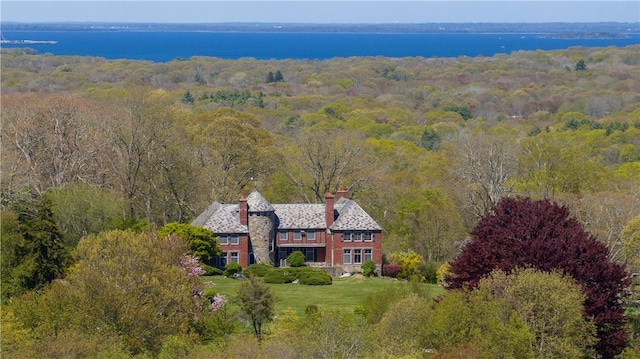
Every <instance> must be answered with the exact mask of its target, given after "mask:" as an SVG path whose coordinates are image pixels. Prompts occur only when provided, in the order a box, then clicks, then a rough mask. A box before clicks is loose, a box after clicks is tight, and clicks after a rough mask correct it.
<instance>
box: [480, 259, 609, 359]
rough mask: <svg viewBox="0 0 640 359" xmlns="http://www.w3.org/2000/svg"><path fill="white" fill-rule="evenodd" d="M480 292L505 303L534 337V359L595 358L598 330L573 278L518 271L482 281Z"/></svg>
mask: <svg viewBox="0 0 640 359" xmlns="http://www.w3.org/2000/svg"><path fill="white" fill-rule="evenodd" d="M479 287H480V289H479V290H480V291H483V292H487V293H490V296H491V297H493V298H494V299H495V300H504V301H506V303H508V304H509V306H510V307H511V308H512V310H513V311H514V312H515V313H516V314H517V315H518V316H519V317H520V318H521V319H522V320H523V321H524V323H525V324H526V325H527V326H528V328H529V330H530V331H531V333H532V334H533V336H532V337H531V338H530V347H531V348H532V349H533V353H534V357H536V358H540V359H545V358H576V359H580V358H589V357H593V356H594V353H593V347H592V346H593V344H595V341H596V338H595V326H594V325H593V322H592V321H591V319H590V318H585V317H584V316H583V313H584V305H583V303H584V300H585V296H584V294H583V293H582V291H581V288H580V285H578V284H576V283H575V282H574V280H573V279H572V278H571V277H566V276H564V275H562V274H561V273H558V272H551V273H546V272H541V271H538V270H536V269H533V268H528V269H516V270H514V271H513V272H511V273H510V274H509V275H507V273H505V272H502V271H493V272H491V274H490V275H489V276H488V277H486V278H484V279H482V280H481V281H480V285H479Z"/></svg>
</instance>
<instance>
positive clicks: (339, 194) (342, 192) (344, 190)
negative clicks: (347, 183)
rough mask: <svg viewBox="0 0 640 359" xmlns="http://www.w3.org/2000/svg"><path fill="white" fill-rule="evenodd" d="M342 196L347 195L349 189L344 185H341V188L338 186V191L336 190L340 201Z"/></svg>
mask: <svg viewBox="0 0 640 359" xmlns="http://www.w3.org/2000/svg"><path fill="white" fill-rule="evenodd" d="M342 197H347V190H346V189H345V188H344V187H342V186H340V188H338V192H336V201H338V200H339V199H340V198H342Z"/></svg>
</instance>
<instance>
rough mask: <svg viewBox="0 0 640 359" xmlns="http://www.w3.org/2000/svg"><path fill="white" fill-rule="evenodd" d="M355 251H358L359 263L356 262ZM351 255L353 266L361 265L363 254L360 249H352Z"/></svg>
mask: <svg viewBox="0 0 640 359" xmlns="http://www.w3.org/2000/svg"><path fill="white" fill-rule="evenodd" d="M356 251H360V261H359V262H358V261H356ZM351 253H352V255H353V258H352V259H353V260H352V262H353V264H362V254H363V251H362V248H354V249H352V250H351Z"/></svg>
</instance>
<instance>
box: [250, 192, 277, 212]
mask: <svg viewBox="0 0 640 359" xmlns="http://www.w3.org/2000/svg"><path fill="white" fill-rule="evenodd" d="M247 205H249V212H272V211H274V210H275V209H274V208H273V206H272V205H271V203H269V201H267V199H266V198H264V197H263V196H262V194H261V193H260V192H258V190H257V189H254V190H253V191H252V192H251V193H250V194H249V196H247Z"/></svg>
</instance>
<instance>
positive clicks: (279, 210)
mask: <svg viewBox="0 0 640 359" xmlns="http://www.w3.org/2000/svg"><path fill="white" fill-rule="evenodd" d="M247 207H248V211H249V212H271V211H273V212H274V213H275V216H276V217H277V228H279V229H307V228H308V229H325V228H326V219H325V204H322V203H320V204H273V205H272V204H270V203H269V202H268V201H267V200H266V199H265V198H264V197H263V196H262V194H260V192H258V191H257V190H253V192H251V194H249V196H247ZM239 209H240V207H239V205H238V204H220V203H218V202H214V203H213V204H211V205H210V206H209V207H208V208H207V209H206V210H205V211H204V212H203V213H202V214H200V215H199V216H198V218H196V219H195V220H194V221H193V222H192V223H191V224H192V225H194V226H200V227H204V228H207V229H209V230H211V231H213V232H214V233H248V232H249V229H248V227H247V226H246V225H243V224H240V218H239V214H238V212H239ZM334 209H335V212H337V218H336V219H335V221H334V222H333V224H332V225H331V226H330V229H331V230H337V231H347V230H356V231H357V230H360V231H362V230H369V231H371V230H382V228H381V227H380V226H379V225H378V223H376V221H375V220H374V219H373V218H371V216H369V215H368V214H367V212H365V211H364V210H363V209H362V208H361V207H360V206H359V205H358V204H357V203H356V202H355V201H353V200H350V199H348V198H344V197H343V198H341V199H339V200H338V201H336V202H335V204H334Z"/></svg>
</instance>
